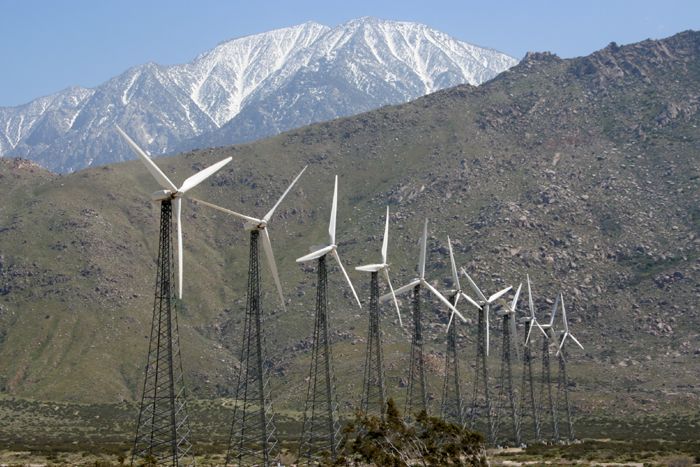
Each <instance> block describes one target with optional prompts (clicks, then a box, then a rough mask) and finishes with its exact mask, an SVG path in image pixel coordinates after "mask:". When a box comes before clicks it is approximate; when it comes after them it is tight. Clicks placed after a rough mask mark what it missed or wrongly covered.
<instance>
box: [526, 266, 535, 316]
mask: <svg viewBox="0 0 700 467" xmlns="http://www.w3.org/2000/svg"><path fill="white" fill-rule="evenodd" d="M527 303H528V305H529V306H530V318H533V319H534V318H535V302H533V301H532V289H530V275H529V274H528V275H527Z"/></svg>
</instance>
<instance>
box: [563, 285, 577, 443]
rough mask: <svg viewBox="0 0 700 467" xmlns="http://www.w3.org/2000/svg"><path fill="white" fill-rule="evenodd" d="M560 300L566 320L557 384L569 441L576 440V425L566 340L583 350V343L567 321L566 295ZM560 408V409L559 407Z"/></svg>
mask: <svg viewBox="0 0 700 467" xmlns="http://www.w3.org/2000/svg"><path fill="white" fill-rule="evenodd" d="M559 297H560V300H561V314H562V318H563V320H564V330H563V331H561V340H560V341H559V342H560V343H559V349H558V350H557V357H559V380H558V384H557V406H559V405H560V404H561V398H562V394H563V396H564V404H565V408H566V422H567V426H568V429H569V440H573V439H574V424H573V421H572V420H571V404H570V403H569V379H568V377H567V375H566V347H564V344H565V342H566V338H567V337H570V338H571V340H573V341H574V342H575V343H576V345H578V346H579V347H581V350H583V346H582V345H581V343H580V342H579V341H578V339H576V338H575V337H574V336H573V334H571V333H570V332H569V323H568V322H567V320H566V307H565V306H564V295H563V294H560V295H559ZM557 408H558V407H557Z"/></svg>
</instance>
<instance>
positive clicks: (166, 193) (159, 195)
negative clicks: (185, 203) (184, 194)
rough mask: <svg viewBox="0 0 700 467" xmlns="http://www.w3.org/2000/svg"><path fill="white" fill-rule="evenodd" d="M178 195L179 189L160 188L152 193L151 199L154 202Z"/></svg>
mask: <svg viewBox="0 0 700 467" xmlns="http://www.w3.org/2000/svg"><path fill="white" fill-rule="evenodd" d="M177 196H178V192H177V191H172V190H158V191H154V192H153V193H151V201H153V202H154V203H159V202H161V201H166V200H169V199H175V198H177Z"/></svg>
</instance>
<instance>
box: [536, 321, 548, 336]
mask: <svg viewBox="0 0 700 467" xmlns="http://www.w3.org/2000/svg"><path fill="white" fill-rule="evenodd" d="M533 321H534V322H535V325H536V326H537V327H538V328H539V329H540V331H542V335H543V336H544V337H545V339H549V336H548V335H547V331H545V330H544V328H543V327H542V326H540V323H538V322H537V320H533Z"/></svg>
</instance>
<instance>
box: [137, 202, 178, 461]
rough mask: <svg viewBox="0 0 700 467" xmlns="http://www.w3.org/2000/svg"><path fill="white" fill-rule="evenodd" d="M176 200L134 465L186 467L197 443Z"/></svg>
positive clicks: (163, 213) (165, 213)
mask: <svg viewBox="0 0 700 467" xmlns="http://www.w3.org/2000/svg"><path fill="white" fill-rule="evenodd" d="M171 227H172V203H171V200H170V199H167V200H163V201H162V202H161V205H160V240H159V246H158V271H157V273H156V292H155V301H154V305H153V318H152V321H151V337H150V342H149V345H148V358H147V362H146V371H145V373H146V375H145V379H144V383H143V395H142V397H141V405H140V407H139V415H138V421H137V427H136V438H135V440H134V449H133V452H132V457H131V464H132V465H134V463H136V462H137V461H139V460H141V461H146V462H154V463H156V464H159V465H173V466H178V465H185V464H187V463H188V460H190V451H191V449H192V445H191V444H190V441H189V435H190V428H189V420H188V418H187V410H186V404H185V399H186V394H185V384H184V377H183V371H182V358H181V356H180V338H179V332H178V324H177V312H176V309H177V306H176V304H177V301H176V300H175V297H176V296H175V288H174V280H173V278H174V275H173V268H172V265H173V248H172V244H173V241H172V229H171Z"/></svg>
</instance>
